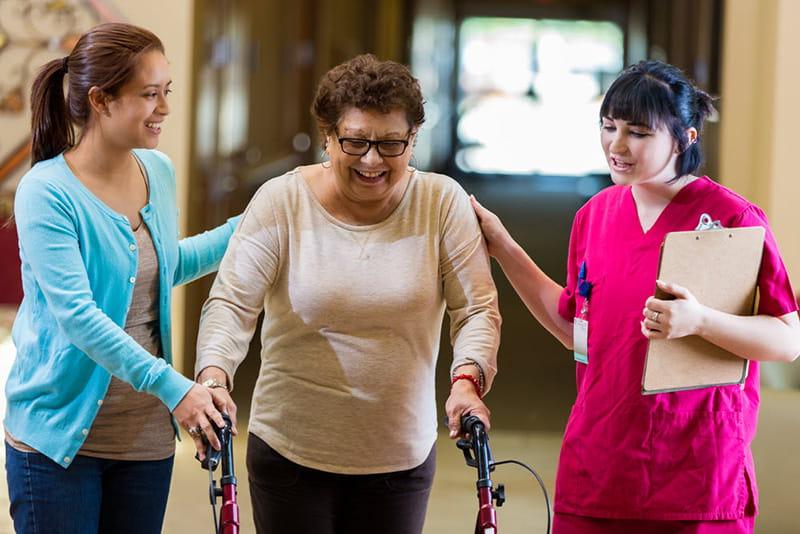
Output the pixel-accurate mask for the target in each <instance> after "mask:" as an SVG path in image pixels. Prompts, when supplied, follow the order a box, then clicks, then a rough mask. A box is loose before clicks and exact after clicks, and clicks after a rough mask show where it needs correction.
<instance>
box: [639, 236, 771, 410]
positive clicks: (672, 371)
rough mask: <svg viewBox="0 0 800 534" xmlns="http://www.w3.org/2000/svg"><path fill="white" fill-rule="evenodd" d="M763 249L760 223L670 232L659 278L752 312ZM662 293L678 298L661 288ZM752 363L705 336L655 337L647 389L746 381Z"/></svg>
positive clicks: (725, 306)
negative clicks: (746, 225)
mask: <svg viewBox="0 0 800 534" xmlns="http://www.w3.org/2000/svg"><path fill="white" fill-rule="evenodd" d="M763 249H764V228H763V227H760V226H754V227H743V228H721V229H713V230H700V231H693V232H670V233H668V234H667V235H666V237H665V238H664V244H663V245H662V248H661V262H660V265H659V273H658V278H659V279H660V280H665V281H668V282H674V283H676V284H678V285H681V286H683V287H685V288H687V289H688V290H689V291H691V292H692V294H693V295H694V296H695V297H696V298H697V300H698V301H700V302H702V303H703V304H704V305H706V306H709V307H710V308H714V309H716V310H720V311H724V312H727V313H731V314H734V315H752V314H753V313H754V312H755V298H756V283H757V280H758V271H759V268H760V266H761V255H762V252H763ZM656 297H657V298H672V297H671V296H668V295H665V294H664V293H663V292H662V291H661V290H659V289H656ZM747 365H748V362H747V360H744V359H742V358H739V357H737V356H735V355H733V354H731V353H729V352H727V351H725V350H724V349H721V348H720V347H718V346H716V345H714V344H712V343H709V342H708V341H706V340H704V339H702V338H700V337H699V336H687V337H683V338H679V339H653V340H651V341H650V343H649V346H648V349H647V358H646V361H645V366H644V374H643V376H642V394H644V395H648V394H653V393H665V392H669V391H682V390H687V389H698V388H704V387H709V386H721V385H730V384H744V381H745V379H746V378H747Z"/></svg>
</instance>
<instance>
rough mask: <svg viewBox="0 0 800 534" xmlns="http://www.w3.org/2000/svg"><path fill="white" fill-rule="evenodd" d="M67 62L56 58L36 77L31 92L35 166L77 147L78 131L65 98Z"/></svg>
mask: <svg viewBox="0 0 800 534" xmlns="http://www.w3.org/2000/svg"><path fill="white" fill-rule="evenodd" d="M65 64H66V61H65V60H62V59H54V60H53V61H50V62H49V63H47V64H45V66H44V67H42V68H41V70H39V73H38V74H37V75H36V79H35V80H34V81H33V88H32V90H31V115H32V118H31V123H32V124H31V129H32V131H33V143H32V144H33V148H32V153H33V154H32V159H33V161H32V163H33V164H34V165H35V164H36V163H38V162H39V161H42V160H43V159H49V158H52V157H53V156H55V155H57V154H60V153H61V152H63V151H64V150H66V149H67V148H69V147H71V146H72V145H74V144H75V130H74V129H73V127H72V122H71V121H70V120H69V111H68V110H67V103H66V100H65V99H64V75H65V74H66V71H65V69H64V67H65Z"/></svg>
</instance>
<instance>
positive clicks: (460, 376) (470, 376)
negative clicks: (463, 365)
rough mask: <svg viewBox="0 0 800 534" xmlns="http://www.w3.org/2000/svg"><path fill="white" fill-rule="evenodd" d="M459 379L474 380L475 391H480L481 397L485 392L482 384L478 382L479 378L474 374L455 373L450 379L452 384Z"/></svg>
mask: <svg viewBox="0 0 800 534" xmlns="http://www.w3.org/2000/svg"><path fill="white" fill-rule="evenodd" d="M459 380H469V381H470V382H472V385H473V386H475V391H476V392H477V393H478V396H479V397H480V396H481V395H482V394H483V392H482V391H481V384H480V382H478V379H477V378H475V377H474V376H472V375H470V374H467V373H464V374H461V375H455V376H453V378H451V379H450V385H453V384H455V383H456V382H458V381H459Z"/></svg>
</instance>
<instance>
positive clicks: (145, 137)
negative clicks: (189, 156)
mask: <svg viewBox="0 0 800 534" xmlns="http://www.w3.org/2000/svg"><path fill="white" fill-rule="evenodd" d="M171 84H172V80H171V79H170V71H169V63H168V62H167V59H166V58H165V57H164V54H162V53H161V52H158V51H152V52H148V53H146V54H144V55H142V57H141V59H140V60H139V64H138V65H137V67H136V70H135V72H134V75H133V77H132V78H131V79H130V80H129V81H128V83H126V84H125V85H123V86H122V88H121V89H120V90H119V92H118V94H117V95H116V96H115V97H114V98H113V99H111V100H109V101H108V104H107V109H106V110H105V112H101V113H100V114H99V115H98V117H99V126H100V127H101V128H102V132H103V134H104V135H105V136H108V138H109V140H110V141H111V142H112V143H113V144H114V145H116V146H118V147H120V148H125V149H131V148H155V147H156V146H158V138H159V135H160V134H161V123H162V122H163V121H164V119H165V118H166V116H167V115H168V114H169V104H168V103H167V95H169V93H170V92H171V89H170V85H171Z"/></svg>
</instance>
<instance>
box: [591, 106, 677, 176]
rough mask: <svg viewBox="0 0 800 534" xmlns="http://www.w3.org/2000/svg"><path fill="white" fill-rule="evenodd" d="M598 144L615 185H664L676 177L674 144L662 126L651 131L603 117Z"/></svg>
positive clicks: (620, 120) (642, 126)
mask: <svg viewBox="0 0 800 534" xmlns="http://www.w3.org/2000/svg"><path fill="white" fill-rule="evenodd" d="M602 121H603V123H602V130H601V133H600V143H601V145H602V146H603V152H604V153H605V156H606V161H607V163H608V168H609V170H610V171H611V179H612V180H613V181H614V183H615V184H621V185H637V184H644V183H665V182H667V181H669V180H672V179H673V178H675V176H676V165H675V164H676V162H677V159H678V155H679V154H678V150H677V143H676V142H675V140H674V139H673V138H672V136H671V135H670V133H669V132H668V131H667V129H666V128H665V127H664V126H663V125H661V126H659V127H658V128H656V129H651V128H649V127H647V126H646V125H641V124H635V123H630V122H628V121H625V120H622V119H615V118H613V117H603V119H602Z"/></svg>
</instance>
